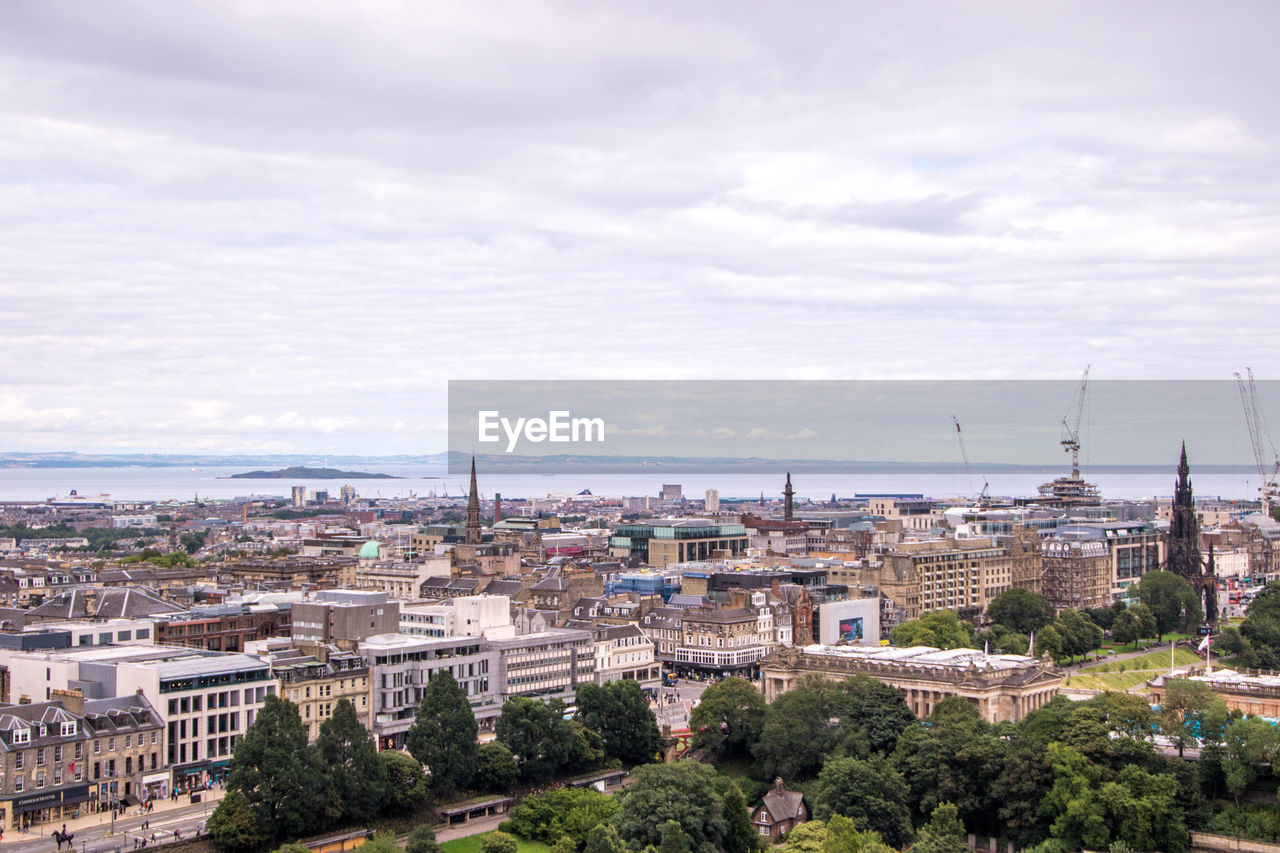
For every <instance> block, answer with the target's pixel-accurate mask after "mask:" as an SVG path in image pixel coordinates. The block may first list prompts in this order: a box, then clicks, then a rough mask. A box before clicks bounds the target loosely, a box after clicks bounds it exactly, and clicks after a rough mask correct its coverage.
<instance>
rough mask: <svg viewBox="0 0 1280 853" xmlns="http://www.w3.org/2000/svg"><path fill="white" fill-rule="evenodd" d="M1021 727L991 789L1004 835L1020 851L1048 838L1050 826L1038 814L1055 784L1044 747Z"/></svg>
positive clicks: (1024, 727)
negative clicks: (1042, 801)
mask: <svg viewBox="0 0 1280 853" xmlns="http://www.w3.org/2000/svg"><path fill="white" fill-rule="evenodd" d="M1025 732H1026V726H1025V721H1024V725H1023V726H1022V727H1021V731H1019V733H1018V735H1017V736H1015V738H1014V740H1013V742H1012V743H1011V744H1010V746H1009V748H1008V750H1007V751H1006V754H1005V760H1004V762H1003V763H1002V764H1001V766H1000V775H999V776H997V777H996V780H995V783H994V784H993V785H992V789H991V793H992V799H993V800H994V801H995V802H997V803H999V804H1000V806H999V813H998V815H997V816H998V817H999V818H1000V822H1001V823H1002V824H1003V825H1004V831H1005V834H1006V835H1007V836H1008V837H1009V840H1011V841H1013V842H1014V844H1015V845H1017V847H1018V848H1019V849H1023V848H1026V847H1029V846H1031V845H1032V844H1034V843H1036V842H1037V841H1039V840H1040V839H1042V838H1044V837H1045V836H1047V835H1048V834H1049V822H1048V821H1047V820H1045V819H1044V817H1043V816H1042V815H1041V814H1040V812H1039V805H1040V801H1041V800H1042V799H1044V795H1045V794H1046V793H1048V791H1049V787H1050V786H1051V785H1052V784H1053V768H1052V767H1050V766H1049V761H1048V759H1047V758H1046V757H1045V749H1044V744H1043V743H1040V742H1037V741H1036V740H1035V739H1034V738H1033V737H1030V736H1027V735H1026V734H1025Z"/></svg>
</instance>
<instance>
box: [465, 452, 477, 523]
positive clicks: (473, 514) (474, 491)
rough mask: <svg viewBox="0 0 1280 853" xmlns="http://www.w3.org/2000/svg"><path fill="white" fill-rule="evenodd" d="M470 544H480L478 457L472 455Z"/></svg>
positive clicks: (469, 501)
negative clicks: (477, 483)
mask: <svg viewBox="0 0 1280 853" xmlns="http://www.w3.org/2000/svg"><path fill="white" fill-rule="evenodd" d="M466 544H468V545H479V544H480V491H479V490H478V489H477V488H476V458H475V456H472V457H471V492H470V494H469V495H468V496H467V540H466Z"/></svg>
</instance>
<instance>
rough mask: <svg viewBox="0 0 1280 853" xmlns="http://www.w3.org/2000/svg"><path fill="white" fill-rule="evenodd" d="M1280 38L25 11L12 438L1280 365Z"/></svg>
mask: <svg viewBox="0 0 1280 853" xmlns="http://www.w3.org/2000/svg"><path fill="white" fill-rule="evenodd" d="M1278 24H1280V5H1277V4H1275V3H1272V2H1261V1H1260V2H1256V3H1233V2H1218V3H1202V2H1184V3H1178V2H1162V3H1158V4H1157V3H1145V2H1144V3H1137V2H1134V3H1124V2H1105V3H1102V2H1098V3H1082V2H1069V3H1061V4H1054V3H1042V2H1012V1H1011V2H1004V3H979V2H964V3H956V2H875V3H849V2H836V3H829V4H827V3H807V4H784V3H750V2H742V0H732V2H724V3H715V2H700V3H686V2H670V3H664V2H644V3H638V2H637V3H627V4H622V3H581V2H565V3H544V2H533V1H532V0H520V2H510V3H502V4H498V3H484V2H475V0H467V2H460V3H447V2H432V3H420V2H411V3H403V4H401V3H379V2H361V3H358V4H357V3H349V2H341V3H325V2H317V0H306V2H297V3H270V2H261V0H255V1H254V2H238V3H237V2H225V0H221V1H220V2H217V3H207V4H205V3H193V2H182V3H174V2H169V0H156V2H151V3H130V2H113V3H110V4H105V5H104V4H94V3H83V2H51V0H33V2H20V0H7V2H5V3H3V4H0V235H3V236H0V291H2V295H3V299H0V450H82V451H111V450H121V451H124V450H129V451H133V450H148V451H160V452H164V451H200V450H207V451H210V452H223V451H238V452H253V451H288V450H296V451H300V452H313V451H314V452H321V451H328V452H358V453H369V454H375V453H384V452H385V453H414V452H433V451H438V450H441V449H443V448H444V445H445V420H446V407H445V383H446V380H448V379H495V378H595V379H610V378H635V379H660V378H714V379H723V378H751V377H772V378H814V379H825V378H882V377H886V378H919V377H935V378H970V377H973V378H1023V377H1034V378H1076V377H1078V376H1079V375H1080V373H1081V371H1082V370H1083V368H1084V366H1085V364H1087V363H1092V364H1093V366H1094V367H1093V372H1092V376H1093V377H1094V378H1097V379H1115V378H1171V377H1195V378H1214V379H1230V378H1231V372H1232V371H1233V370H1237V369H1241V368H1242V367H1243V366H1245V365H1252V366H1253V367H1254V369H1255V372H1257V374H1258V375H1259V377H1260V378H1277V377H1278V374H1280V371H1277V369H1276V368H1277V364H1276V356H1275V355H1274V353H1275V352H1276V346H1275V343H1274V342H1275V339H1276V329H1275V326H1276V319H1277V317H1280V312H1278V311H1277V308H1278V305H1277V302H1280V288H1278V287H1277V277H1278V274H1277V270H1278V269H1280V264H1278V261H1280V239H1278V238H1280V227H1278V226H1280V186H1277V184H1278V181H1277V173H1278V171H1280V164H1278V162H1277V156H1276V146H1277V141H1278V140H1280V127H1278V123H1280V111H1278V110H1277V109H1276V93H1275V81H1276V80H1278V79H1280V68H1278V67H1277V66H1278V65H1280V53H1278V52H1277V51H1276V50H1275V49H1274V36H1275V33H1276V31H1277V25H1278ZM1272 416H1273V418H1277V419H1280V411H1277V412H1273V413H1272ZM1050 426H1051V427H1052V426H1053V425H1050ZM1241 430H1243V426H1241Z"/></svg>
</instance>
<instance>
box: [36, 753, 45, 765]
mask: <svg viewBox="0 0 1280 853" xmlns="http://www.w3.org/2000/svg"><path fill="white" fill-rule="evenodd" d="M36 767H44V750H43V749H37V750H36Z"/></svg>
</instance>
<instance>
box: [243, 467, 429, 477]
mask: <svg viewBox="0 0 1280 853" xmlns="http://www.w3.org/2000/svg"><path fill="white" fill-rule="evenodd" d="M227 479H229V480H402V479H404V478H403V477H397V476H395V475H393V474H377V473H374V472H372V471H343V470H340V469H338V468H307V467H305V466H293V467H289V468H281V469H279V470H278V471H246V472H245V473H243V474H232V475H231V476H230V477H228V478H227Z"/></svg>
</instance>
